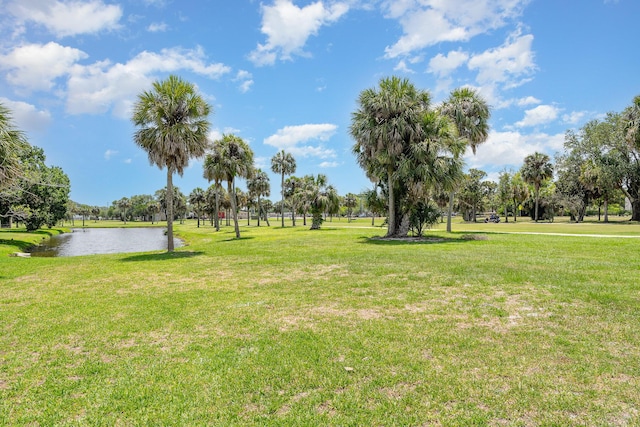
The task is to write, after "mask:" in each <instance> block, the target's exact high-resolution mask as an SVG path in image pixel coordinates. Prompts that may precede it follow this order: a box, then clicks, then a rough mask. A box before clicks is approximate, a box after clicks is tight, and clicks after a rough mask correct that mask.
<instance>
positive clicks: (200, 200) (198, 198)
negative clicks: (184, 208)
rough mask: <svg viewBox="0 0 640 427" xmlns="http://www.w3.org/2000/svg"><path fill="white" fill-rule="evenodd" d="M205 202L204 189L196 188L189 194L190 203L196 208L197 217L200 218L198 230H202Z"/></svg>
mask: <svg viewBox="0 0 640 427" xmlns="http://www.w3.org/2000/svg"><path fill="white" fill-rule="evenodd" d="M205 201H206V199H205V194H204V190H203V189H202V188H200V187H196V188H194V189H193V190H192V191H191V193H189V203H190V204H191V206H192V207H194V210H195V211H196V216H197V217H198V228H200V215H202V207H203V205H204V203H205Z"/></svg>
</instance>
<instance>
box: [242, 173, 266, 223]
mask: <svg viewBox="0 0 640 427" xmlns="http://www.w3.org/2000/svg"><path fill="white" fill-rule="evenodd" d="M247 188H248V189H249V192H250V193H251V194H253V195H255V197H256V198H257V200H258V227H260V216H261V215H262V206H261V204H260V197H262V196H269V195H270V194H271V186H270V185H269V175H267V173H266V172H264V171H263V170H262V169H258V170H256V171H255V173H254V174H253V178H251V179H249V180H248V181H247ZM268 221H269V220H268V219H267V225H268Z"/></svg>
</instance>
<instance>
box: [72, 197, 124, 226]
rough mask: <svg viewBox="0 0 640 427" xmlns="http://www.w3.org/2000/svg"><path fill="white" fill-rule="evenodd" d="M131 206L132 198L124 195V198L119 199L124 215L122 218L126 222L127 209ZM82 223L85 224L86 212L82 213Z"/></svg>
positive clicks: (119, 206)
mask: <svg viewBox="0 0 640 427" xmlns="http://www.w3.org/2000/svg"><path fill="white" fill-rule="evenodd" d="M130 207H131V200H129V199H128V198H126V197H123V198H122V199H120V200H118V208H119V209H120V212H121V215H122V220H123V221H124V223H125V224H126V223H127V210H128V209H129V208H130ZM82 215H83V216H82V224H83V226H84V213H83V214H82Z"/></svg>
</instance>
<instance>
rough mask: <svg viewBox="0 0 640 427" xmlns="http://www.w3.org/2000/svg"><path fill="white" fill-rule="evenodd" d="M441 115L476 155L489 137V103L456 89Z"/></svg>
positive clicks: (451, 211)
mask: <svg viewBox="0 0 640 427" xmlns="http://www.w3.org/2000/svg"><path fill="white" fill-rule="evenodd" d="M440 113H441V114H444V115H446V116H448V117H449V118H450V119H451V120H453V122H454V123H455V125H456V128H457V129H458V136H459V137H460V138H463V139H464V140H465V141H466V143H467V144H468V145H469V146H470V147H471V151H472V152H473V154H474V155H475V154H476V148H477V147H478V145H480V144H482V143H483V142H485V141H486V140H487V138H488V137H489V118H490V117H491V111H490V108H489V105H488V104H487V102H486V101H485V100H484V99H483V98H482V97H481V96H480V95H479V94H478V93H477V92H476V91H475V90H473V89H470V88H466V87H463V88H458V89H454V90H453V91H452V92H451V94H450V95H449V99H447V101H445V102H444V103H443V104H442V106H441V107H440ZM460 154H463V153H460ZM448 190H449V212H448V215H447V232H449V233H450V232H451V216H452V213H453V196H454V191H453V188H448Z"/></svg>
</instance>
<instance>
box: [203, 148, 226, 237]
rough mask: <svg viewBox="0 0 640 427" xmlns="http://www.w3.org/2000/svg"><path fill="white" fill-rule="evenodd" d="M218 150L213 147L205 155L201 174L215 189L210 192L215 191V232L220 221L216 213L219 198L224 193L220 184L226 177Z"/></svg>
mask: <svg viewBox="0 0 640 427" xmlns="http://www.w3.org/2000/svg"><path fill="white" fill-rule="evenodd" d="M218 148H219V147H217V146H215V145H214V146H212V147H211V152H210V153H209V154H207V156H206V157H205V159H204V172H203V176H204V178H206V179H207V180H208V181H209V182H211V181H213V182H214V183H213V187H215V190H212V191H215V193H214V194H215V206H216V208H215V211H216V214H215V226H216V231H220V221H219V218H218V212H219V211H220V196H221V195H222V192H223V191H224V189H223V188H222V185H221V183H222V181H224V179H225V177H226V174H225V171H224V169H223V162H222V158H221V153H220V150H219V149H218ZM209 188H211V187H209Z"/></svg>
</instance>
